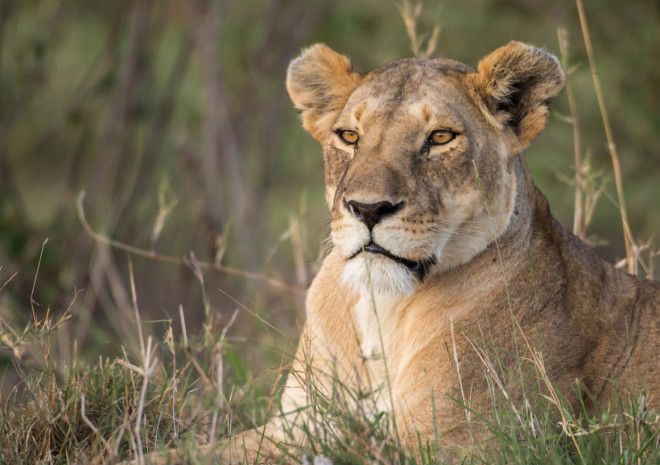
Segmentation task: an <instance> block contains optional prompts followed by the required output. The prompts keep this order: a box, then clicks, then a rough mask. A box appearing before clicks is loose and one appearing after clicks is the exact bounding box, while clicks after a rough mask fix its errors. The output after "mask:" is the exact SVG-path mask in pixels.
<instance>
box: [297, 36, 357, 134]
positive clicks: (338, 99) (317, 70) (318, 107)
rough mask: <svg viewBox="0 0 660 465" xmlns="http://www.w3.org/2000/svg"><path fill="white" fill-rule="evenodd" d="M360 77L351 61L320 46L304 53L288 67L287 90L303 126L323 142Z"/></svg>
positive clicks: (312, 47)
mask: <svg viewBox="0 0 660 465" xmlns="http://www.w3.org/2000/svg"><path fill="white" fill-rule="evenodd" d="M360 79H361V76H360V75H359V74H358V73H356V72H354V71H353V70H352V68H351V62H350V60H349V59H348V58H347V57H345V56H344V55H340V54H339V53H337V52H335V51H333V50H332V49H330V48H329V47H327V46H325V45H323V44H316V45H312V46H311V47H309V48H307V49H305V50H303V52H302V53H301V54H300V56H299V57H298V58H296V59H295V60H293V61H292V62H291V64H290V65H289V70H288V72H287V77H286V88H287V90H288V92H289V96H290V97H291V100H292V101H293V104H294V106H295V107H296V108H297V109H298V110H300V112H301V118H302V123H303V127H304V128H305V129H306V130H307V131H309V132H310V134H311V135H312V137H314V138H315V139H316V140H317V141H319V142H321V143H322V142H323V141H324V140H325V138H326V137H327V136H328V133H329V131H330V129H331V128H332V124H333V123H334V122H335V120H336V119H337V116H339V112H340V111H341V110H342V108H343V107H344V104H345V103H346V100H348V97H349V96H350V95H351V93H352V92H353V90H354V89H355V87H356V86H357V85H358V83H359V82H360Z"/></svg>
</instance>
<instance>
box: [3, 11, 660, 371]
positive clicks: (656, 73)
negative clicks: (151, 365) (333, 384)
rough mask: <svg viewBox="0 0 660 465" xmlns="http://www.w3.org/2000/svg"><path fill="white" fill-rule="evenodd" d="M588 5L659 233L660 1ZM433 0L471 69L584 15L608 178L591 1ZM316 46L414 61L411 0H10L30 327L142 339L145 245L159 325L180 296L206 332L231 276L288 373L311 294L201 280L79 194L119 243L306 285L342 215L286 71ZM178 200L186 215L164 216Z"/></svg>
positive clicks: (556, 167) (567, 190) (613, 239)
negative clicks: (330, 224) (332, 210)
mask: <svg viewBox="0 0 660 465" xmlns="http://www.w3.org/2000/svg"><path fill="white" fill-rule="evenodd" d="M585 4H586V9H587V14H588V15H589V20H590V24H591V29H592V36H593V40H594V45H595V47H596V55H597V56H596V58H597V60H598V67H599V70H600V75H601V79H602V82H603V86H604V91H605V93H606V98H607V104H608V107H609V110H610V114H611V118H612V123H613V127H614V131H615V138H616V141H617V144H618V145H619V151H620V153H621V156H622V164H623V170H624V186H625V192H626V196H627V201H628V206H629V215H630V220H631V225H632V228H633V232H634V234H635V237H636V238H638V239H640V240H646V239H648V238H649V237H651V236H652V235H653V233H654V232H655V231H657V230H658V226H660V215H659V213H660V202H658V199H659V198H660V170H659V169H658V167H659V166H660V159H659V158H658V153H657V140H658V138H659V137H660V113H659V112H658V111H657V102H658V96H659V95H660V64H658V60H657V59H656V58H657V57H658V56H660V34H658V27H659V25H660V7H659V6H658V3H657V2H655V1H652V0H646V1H642V0H631V1H626V2H620V1H616V0H591V1H586V2H585ZM425 7H426V9H425V11H426V12H427V13H428V14H427V15H426V16H425V17H424V20H425V21H426V24H425V25H426V26H427V27H428V28H430V27H432V26H433V25H434V24H436V23H437V24H439V25H440V26H441V33H440V37H439V42H438V50H437V51H436V55H441V56H447V57H452V58H455V59H458V60H460V61H463V62H465V63H467V64H469V65H472V66H475V65H476V63H477V62H478V60H479V58H480V57H482V56H484V55H485V54H487V53H488V52H490V51H491V50H493V49H495V48H496V47H498V46H500V45H502V44H504V43H506V42H507V41H509V40H511V39H517V40H522V41H525V42H529V43H533V44H535V45H539V46H543V47H546V48H547V49H549V50H550V51H552V52H554V53H558V52H559V48H558V44H557V35H556V29H557V27H559V26H563V27H565V28H566V29H567V30H568V31H569V40H570V51H571V56H570V58H569V60H570V62H571V63H572V64H574V65H575V69H574V71H573V72H572V74H571V75H570V79H572V80H573V83H574V86H575V93H576V99H577V109H578V113H579V117H580V123H581V127H582V137H583V148H584V150H585V152H586V153H587V154H589V156H590V157H591V159H592V163H593V165H594V169H595V170H602V171H604V172H605V173H608V176H609V173H610V172H611V169H610V160H609V154H608V151H607V147H606V142H605V137H604V134H603V129H602V122H601V120H600V115H599V113H598V107H597V104H596V100H595V96H594V91H593V86H592V82H591V76H590V73H589V69H588V65H587V60H586V56H585V54H584V47H583V44H582V38H581V35H580V29H579V23H578V19H577V13H576V9H575V5H574V3H573V2H572V1H570V0H562V1H547V0H508V1H504V0H491V1H477V0H463V1H455V0H444V1H427V2H425ZM316 41H323V42H326V43H328V44H329V45H331V46H332V47H333V48H335V49H336V50H338V51H341V52H343V53H346V54H348V55H349V56H351V58H352V60H353V62H354V65H355V67H356V69H358V70H360V71H367V70H369V69H371V68H374V67H376V66H379V65H381V64H383V63H386V62H388V61H390V60H394V59H397V58H400V57H404V56H409V55H410V51H409V48H408V47H409V45H408V40H407V38H406V34H405V30H404V26H403V23H402V21H401V18H400V16H399V13H398V11H397V8H396V4H395V2H392V1H385V0H360V1H352V0H309V1H303V0H297V1H294V0H240V1H238V0H234V1H230V0H227V1H215V0H209V1H206V0H162V1H158V0H97V1H94V2H86V1H82V0H1V1H0V266H1V267H2V268H1V269H0V284H1V283H4V282H5V281H6V280H7V279H9V278H10V277H11V276H12V275H14V273H17V274H16V276H14V278H13V279H12V280H11V282H10V283H8V285H7V286H6V289H4V291H3V292H2V295H1V296H0V299H1V300H0V308H1V309H2V313H3V315H5V317H8V318H9V317H10V318H14V319H16V320H17V321H25V320H27V319H28V314H29V312H27V311H26V310H25V309H28V308H29V306H30V299H31V297H30V296H32V298H33V299H32V300H33V302H34V303H35V307H36V310H35V311H36V312H37V313H40V314H43V313H45V312H46V310H47V309H48V308H53V309H56V310H57V309H62V308H66V307H68V306H69V305H71V310H72V318H71V321H70V322H69V323H68V324H69V327H70V329H69V335H70V338H71V339H75V340H77V341H78V344H79V348H80V350H81V351H82V353H83V354H84V353H89V354H90V355H93V354H97V353H98V352H99V351H100V352H103V353H106V354H116V353H119V351H120V343H121V344H125V345H127V346H128V347H129V348H131V347H133V348H134V346H135V338H134V336H133V333H132V330H131V329H130V328H132V327H133V322H132V321H133V316H132V315H133V313H132V310H131V308H132V307H131V297H130V290H129V285H128V273H127V269H128V261H129V259H130V260H132V261H133V262H134V263H133V264H134V267H135V278H136V284H137V290H138V300H139V301H140V305H141V309H142V310H143V312H144V315H146V316H147V319H149V320H154V321H147V322H146V324H145V326H146V329H147V331H149V332H152V331H153V332H156V333H158V332H162V330H163V327H164V326H163V325H162V324H160V323H159V321H162V320H163V319H174V320H176V321H178V319H177V318H176V316H177V315H178V307H179V304H181V305H182V306H183V308H184V309H185V311H186V312H187V313H188V317H187V318H188V321H189V324H190V325H191V326H194V325H195V324H197V325H201V322H202V321H203V316H204V315H203V314H202V311H201V310H199V309H201V308H203V302H202V297H201V296H204V295H207V296H208V298H209V305H210V307H211V308H212V309H213V310H214V311H217V310H219V311H220V312H221V313H222V314H223V315H231V313H232V312H233V310H234V309H236V308H237V307H238V305H237V304H236V302H235V301H233V300H232V299H230V298H228V297H227V295H226V294H225V293H221V292H218V291H217V289H218V288H222V289H223V290H225V291H226V293H227V294H229V295H231V296H233V297H234V298H235V299H236V300H237V301H238V302H241V304H244V305H245V306H246V307H249V309H250V312H247V311H241V312H240V315H239V320H238V323H237V326H236V328H240V329H237V330H235V331H236V333H238V334H241V335H242V336H245V338H246V339H245V340H236V341H235V342H236V347H237V348H238V349H237V350H240V351H241V352H242V354H243V355H245V360H246V363H248V365H249V366H250V367H251V368H252V369H254V368H259V367H262V366H272V365H276V364H277V363H278V361H279V360H280V357H281V355H280V351H282V350H283V351H287V350H288V351H290V350H291V349H292V345H293V340H295V338H296V336H295V335H296V331H295V330H294V328H295V327H296V325H297V323H298V322H299V320H301V319H302V312H301V302H302V298H301V295H299V294H297V293H287V292H282V291H280V290H277V289H270V288H269V287H267V286H265V285H263V284H262V283H259V282H251V281H246V280H243V279H239V278H236V277H231V276H226V275H223V274H217V273H207V274H206V275H205V279H204V281H203V282H202V283H201V284H202V292H200V287H199V286H200V281H199V280H197V279H195V276H194V273H191V271H190V269H187V268H186V267H176V266H172V265H168V264H163V263H160V262H157V261H150V260H144V259H141V258H131V257H129V256H127V255H126V254H125V253H124V252H118V251H112V250H109V249H107V248H106V247H101V246H99V245H98V244H95V243H94V242H93V241H92V240H91V239H90V238H89V237H88V236H87V235H85V234H84V232H83V229H82V228H81V225H80V222H79V220H78V217H77V215H76V208H75V203H76V198H77V196H78V194H79V192H80V191H82V190H85V191H86V192H87V197H86V200H85V208H86V211H87V214H88V216H89V218H90V222H91V223H92V224H93V226H94V227H95V228H96V229H98V230H100V231H103V232H104V233H105V234H107V235H108V236H110V237H112V238H115V239H117V240H120V241H122V242H125V243H128V244H131V245H135V246H138V247H142V248H145V249H147V250H157V251H158V252H159V253H163V254H169V255H174V256H184V255H187V254H189V253H190V252H191V251H192V252H194V254H195V256H196V257H197V258H198V259H199V260H205V261H211V262H212V261H214V259H215V258H216V257H217V258H220V257H219V256H220V255H222V254H219V253H218V252H219V249H220V251H222V250H225V251H226V253H224V255H223V256H222V257H221V258H222V263H224V264H227V265H232V266H236V267H238V268H241V269H246V270H251V271H256V272H258V273H263V274H265V275H268V276H271V277H276V278H278V279H281V280H285V281H287V282H290V283H296V285H298V286H300V287H302V288H304V286H305V284H306V282H307V281H308V280H309V277H310V276H312V275H313V272H314V269H315V266H316V261H317V257H318V255H319V251H320V249H321V246H320V244H321V242H322V241H323V240H324V239H325V237H326V235H327V228H326V219H327V213H326V209H325V205H324V200H323V186H322V183H323V173H322V160H321V157H320V148H319V147H318V146H317V145H316V143H315V142H314V141H313V140H312V139H311V137H309V136H308V135H307V134H305V133H304V132H303V130H302V129H301V127H300V124H299V122H298V121H297V117H296V113H295V111H294V110H293V109H292V108H291V105H290V104H289V101H288V97H287V96H286V91H285V88H284V76H285V71H286V67H287V64H288V62H289V60H290V59H291V58H292V57H293V56H295V55H296V53H298V51H299V49H300V48H301V47H303V46H305V45H308V44H311V43H313V42H316ZM553 108H554V115H555V116H554V117H553V119H552V120H551V121H550V124H549V127H548V129H547V130H546V131H545V133H544V134H542V135H541V137H539V139H538V140H536V141H535V142H534V143H533V145H532V146H531V148H530V149H529V150H528V153H527V160H528V163H529V166H530V169H531V171H532V173H533V177H534V179H535V180H536V182H537V184H538V185H539V187H540V188H541V190H542V191H543V192H544V193H545V194H546V195H547V196H548V197H549V199H550V204H551V206H552V209H553V211H554V213H555V215H556V216H557V217H558V218H559V219H560V220H561V221H562V222H563V223H564V224H565V225H567V226H569V227H570V224H571V221H572V208H573V188H572V187H571V186H570V185H567V184H566V183H564V182H563V181H561V180H560V179H565V178H569V179H570V178H571V177H572V175H573V166H572V160H573V152H572V151H573V148H572V136H571V127H570V125H569V124H567V123H566V122H565V121H564V119H565V118H564V119H562V116H566V115H567V114H568V109H567V104H566V97H565V95H564V94H562V95H560V96H559V97H558V98H557V99H556V101H555V103H554V107H553ZM607 192H608V194H609V197H607V196H606V198H605V199H604V200H602V201H601V203H600V205H599V207H598V209H597V212H596V216H595V219H594V222H593V225H592V227H591V233H592V234H593V235H594V237H595V238H597V240H598V242H597V243H598V244H600V245H599V250H600V252H601V253H602V255H603V256H604V257H605V258H606V259H608V260H618V259H620V258H622V257H623V256H624V249H623V241H622V237H621V227H620V224H619V216H618V211H617V208H616V206H615V205H614V202H612V201H611V200H609V199H614V198H616V196H615V194H614V190H613V183H612V182H609V183H608V185H607ZM174 201H176V204H174ZM165 206H172V209H171V211H169V214H168V215H165V217H164V218H163V217H162V214H164V213H163V212H164V208H165ZM159 213H160V214H161V215H159ZM159 216H160V217H161V218H160V219H161V220H163V219H164V220H165V221H164V224H163V227H162V232H161V233H159V234H158V233H154V229H155V228H154V225H155V223H157V222H158V221H157V218H159ZM156 229H158V228H156ZM45 238H49V243H48V244H47V246H46V247H45V249H44V253H43V257H42V259H41V264H40V267H39V276H38V279H37V282H38V285H37V286H36V290H35V291H34V294H33V292H32V290H33V282H34V280H35V271H36V269H37V263H38V262H39V256H40V251H41V247H42V242H43V241H44V239H45ZM301 258H302V267H301V265H300V263H301ZM76 290H82V292H79V293H76ZM74 294H75V295H76V298H75V299H74ZM72 301H73V303H72ZM253 314H257V315H259V316H260V318H264V319H266V320H268V321H270V322H271V323H272V324H273V325H275V326H277V327H278V328H280V329H281V331H282V333H283V334H284V335H285V336H283V335H282V334H280V333H277V332H275V331H273V330H271V329H269V328H268V327H267V326H265V325H264V324H262V323H260V322H259V320H258V319H257V320H255V319H254V316H253ZM7 315H9V316H7ZM144 318H145V317H143V319H144ZM256 335H258V339H255V337H256ZM287 339H291V340H287ZM254 340H259V341H260V342H261V343H262V346H261V347H256V346H255V345H254V343H253V341H254ZM250 341H252V342H250ZM275 349H276V350H275ZM264 354H266V355H264ZM65 355H66V354H63V355H62V357H65ZM0 357H1V355H0ZM0 364H3V362H2V361H1V360H0Z"/></svg>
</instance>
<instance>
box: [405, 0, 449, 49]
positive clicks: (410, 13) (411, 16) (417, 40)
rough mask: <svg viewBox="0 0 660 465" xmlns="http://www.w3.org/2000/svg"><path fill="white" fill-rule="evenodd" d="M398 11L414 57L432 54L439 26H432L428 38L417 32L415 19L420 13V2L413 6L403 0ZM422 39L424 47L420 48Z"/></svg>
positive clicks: (435, 45) (438, 33) (436, 41)
mask: <svg viewBox="0 0 660 465" xmlns="http://www.w3.org/2000/svg"><path fill="white" fill-rule="evenodd" d="M399 13H400V14H401V19H403V25H404V26H405V28H406V34H408V39H409V40H410V50H411V51H412V52H413V55H414V56H415V57H416V58H429V57H430V56H431V55H433V52H435V49H436V47H437V45H438V37H439V36H440V26H438V25H436V26H434V27H433V30H432V31H431V35H430V36H428V38H427V37H424V36H420V35H419V34H418V32H417V25H418V24H417V21H418V20H419V17H420V15H421V13H422V3H421V2H419V3H417V4H415V5H414V6H413V5H411V3H410V0H403V3H401V4H400V5H399ZM424 40H426V47H424V50H422V44H423V43H424Z"/></svg>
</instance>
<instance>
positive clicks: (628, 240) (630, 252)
mask: <svg viewBox="0 0 660 465" xmlns="http://www.w3.org/2000/svg"><path fill="white" fill-rule="evenodd" d="M575 3H576V5H577V9H578V15H579V17H580V27H581V29H582V38H583V39H584V46H585V49H586V51H587V57H588V59H589V68H590V70H591V78H592V80H593V83H594V90H595V92H596V98H597V100H598V108H599V110H600V115H601V119H602V120H603V128H604V129H605V136H606V137H607V147H608V149H609V152H610V158H611V159H612V170H613V172H614V183H615V185H616V193H617V199H618V208H619V212H620V214H621V223H622V225H623V239H624V243H625V246H626V263H627V270H628V273H631V274H636V272H637V266H636V262H635V254H634V240H633V236H632V231H631V229H630V223H629V222H628V213H627V211H626V201H625V197H624V194H623V180H622V176H621V163H620V162H619V153H618V150H617V147H616V144H615V143H614V136H613V135H612V127H611V125H610V118H609V115H608V113H607V106H606V105H605V97H604V96H603V90H602V88H601V85H600V77H599V75H598V70H597V69H596V60H595V58H594V50H593V47H592V45H591V35H590V34H589V25H588V24H587V17H586V13H585V11H584V4H583V2H582V0H575Z"/></svg>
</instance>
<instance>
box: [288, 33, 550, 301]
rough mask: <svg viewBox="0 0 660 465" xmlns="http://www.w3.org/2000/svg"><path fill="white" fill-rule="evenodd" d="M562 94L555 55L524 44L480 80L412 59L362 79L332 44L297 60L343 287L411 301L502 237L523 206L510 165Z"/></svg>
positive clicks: (483, 70) (294, 71) (298, 91)
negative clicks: (430, 280)
mask: <svg viewBox="0 0 660 465" xmlns="http://www.w3.org/2000/svg"><path fill="white" fill-rule="evenodd" d="M550 71H551V72H550ZM562 84H563V74H562V72H561V69H560V68H559V66H558V64H557V61H556V59H554V57H552V56H551V55H549V54H547V53H545V52H543V51H541V50H539V49H535V48H532V47H529V46H526V45H523V44H519V43H511V44H509V45H508V46H506V47H503V48H502V49H498V50H497V51H495V52H493V54H491V55H489V56H488V57H487V58H485V59H484V60H483V61H482V62H481V63H480V65H479V69H478V70H477V72H472V71H471V70H470V68H468V67H467V66H465V65H462V64H460V63H457V62H454V61H451V60H439V59H437V60H416V59H412V60H401V61H398V62H395V63H393V64H391V65H388V66H386V67H383V68H381V69H378V70H375V71H373V72H371V73H369V74H367V75H365V76H360V75H358V74H356V73H354V72H353V71H352V70H351V68H350V65H349V62H348V59H346V58H345V57H343V56H342V55H338V54H337V53H335V52H333V51H331V50H330V49H328V48H327V47H325V46H315V47H312V48H311V49H308V50H307V51H306V52H304V53H303V55H302V56H301V57H300V58H298V59H297V60H294V61H293V62H292V64H291V66H290V68H289V76H288V79H287V87H288V90H289V93H290V95H291V97H292V99H293V101H294V103H295V104H296V107H297V108H299V109H300V110H301V112H302V118H303V124H304V126H305V128H306V129H308V130H309V131H310V132H311V133H312V135H313V136H314V137H315V138H316V139H317V140H319V142H321V143H322V145H323V148H324V159H325V181H326V198H327V202H328V205H329V207H330V209H331V212H332V240H333V243H334V245H335V247H336V248H337V249H338V251H339V252H340V253H341V254H342V255H343V257H344V259H345V265H344V270H343V278H344V282H345V283H347V284H349V285H350V286H352V287H355V288H357V289H358V290H364V289H371V290H373V291H375V292H379V293H386V294H395V295H405V294H408V293H410V292H412V291H414V289H415V288H416V286H417V285H418V284H419V283H421V282H422V281H423V280H424V279H426V278H427V277H428V276H429V275H430V274H432V273H440V272H442V271H445V270H448V269H450V268H453V267H456V266H458V265H460V264H462V263H465V262H467V261H469V260H470V259H472V258H473V257H474V256H475V255H477V254H478V253H480V252H481V251H483V250H484V249H485V248H486V247H487V246H488V245H489V244H491V243H492V242H493V241H495V240H496V239H497V238H498V237H499V236H500V235H501V234H503V232H504V231H505V230H506V228H507V227H508V225H509V223H510V219H511V215H512V212H513V209H514V203H515V198H516V173H515V171H514V169H513V166H514V164H513V160H514V158H515V156H516V155H518V154H519V153H520V151H521V150H522V149H523V148H524V147H525V146H526V145H527V144H528V143H529V142H530V141H531V140H532V139H533V138H534V137H535V136H536V135H537V134H538V132H540V130H541V129H542V128H543V125H544V124H545V118H546V114H547V108H546V106H545V105H546V103H547V101H548V99H549V98H550V97H552V96H553V95H555V94H556V93H557V92H558V91H559V90H560V89H561V86H562Z"/></svg>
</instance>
